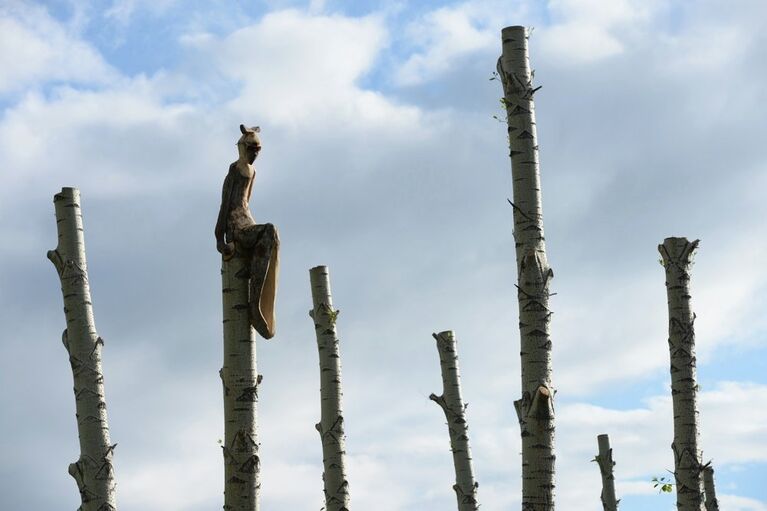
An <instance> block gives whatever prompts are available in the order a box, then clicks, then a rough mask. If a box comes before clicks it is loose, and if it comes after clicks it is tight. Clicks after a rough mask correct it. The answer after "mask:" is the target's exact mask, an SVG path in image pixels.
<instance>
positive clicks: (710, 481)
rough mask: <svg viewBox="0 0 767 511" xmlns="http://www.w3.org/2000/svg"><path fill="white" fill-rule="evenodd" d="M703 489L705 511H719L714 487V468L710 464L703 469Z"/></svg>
mask: <svg viewBox="0 0 767 511" xmlns="http://www.w3.org/2000/svg"><path fill="white" fill-rule="evenodd" d="M703 488H704V489H705V493H706V511H719V501H718V500H717V499H716V488H715V487H714V467H712V466H711V463H710V462H709V463H707V464H706V466H705V467H703Z"/></svg>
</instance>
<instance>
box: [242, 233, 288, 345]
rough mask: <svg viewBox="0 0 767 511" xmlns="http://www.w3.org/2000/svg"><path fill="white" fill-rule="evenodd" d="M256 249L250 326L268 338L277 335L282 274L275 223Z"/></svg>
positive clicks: (254, 253)
mask: <svg viewBox="0 0 767 511" xmlns="http://www.w3.org/2000/svg"><path fill="white" fill-rule="evenodd" d="M263 234H264V235H262V236H261V237H260V239H259V240H258V242H257V243H256V245H255V246H254V247H253V256H252V259H251V262H250V299H249V300H248V302H249V304H250V324H251V325H252V326H253V328H254V329H255V330H256V332H258V334H259V335H260V336H261V337H263V338H264V339H271V338H272V337H274V333H275V317H274V301H275V295H276V291H277V278H278V277H277V274H278V272H279V264H280V259H279V237H278V235H277V231H276V229H274V226H273V225H272V224H265V225H264V233H263Z"/></svg>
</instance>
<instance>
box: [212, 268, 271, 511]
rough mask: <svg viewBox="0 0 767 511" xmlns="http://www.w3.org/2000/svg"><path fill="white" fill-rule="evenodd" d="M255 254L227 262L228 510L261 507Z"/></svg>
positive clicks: (224, 287) (223, 275) (224, 278)
mask: <svg viewBox="0 0 767 511" xmlns="http://www.w3.org/2000/svg"><path fill="white" fill-rule="evenodd" d="M249 264H250V261H249V259H246V258H243V257H242V256H241V255H239V254H238V255H235V256H234V257H233V258H231V259H229V260H224V261H222V264H221V280H222V291H223V308H224V366H223V367H222V368H221V371H220V373H219V375H220V376H221V381H222V383H223V387H224V445H223V446H222V447H223V454H224V509H225V510H228V511H257V510H258V508H259V493H260V489H261V483H260V473H261V461H260V458H259V452H258V451H259V444H258V410H257V407H258V385H259V383H261V375H259V374H258V371H257V369H256V339H255V335H254V333H253V330H252V328H251V324H250V320H249V316H248V309H249V306H248V279H249V278H250V273H249V271H248V269H249Z"/></svg>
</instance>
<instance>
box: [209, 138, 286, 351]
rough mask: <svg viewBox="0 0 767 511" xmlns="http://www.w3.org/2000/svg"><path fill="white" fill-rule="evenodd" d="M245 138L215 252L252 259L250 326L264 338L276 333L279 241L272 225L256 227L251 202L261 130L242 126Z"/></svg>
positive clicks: (228, 183)
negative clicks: (254, 163) (275, 309)
mask: <svg viewBox="0 0 767 511" xmlns="http://www.w3.org/2000/svg"><path fill="white" fill-rule="evenodd" d="M240 132H242V136H241V137H240V139H239V140H238V141H237V151H238V152H239V158H238V159H237V161H235V162H234V163H232V164H231V165H229V172H228V173H227V175H226V178H225V179H224V186H223V190H222V194H221V208H220V210H219V212H218V221H217V222H216V230H215V233H216V249H217V250H218V251H219V252H220V253H221V255H222V256H223V259H224V261H228V260H230V259H231V258H233V257H235V256H237V257H243V258H245V259H246V260H249V262H250V264H249V272H250V275H249V279H250V298H249V300H248V305H249V309H250V311H249V317H250V324H251V325H252V326H253V328H255V329H256V332H258V333H259V334H260V335H261V336H262V337H264V338H265V339H271V338H272V337H274V333H275V317H274V300H275V296H276V291H277V277H278V273H279V264H280V258H279V248H280V239H279V235H278V233H277V229H276V228H275V227H274V225H272V224H257V223H256V221H255V220H254V219H253V215H251V213H250V208H249V206H248V201H249V200H250V195H251V193H252V191H253V182H254V181H255V178H256V169H255V168H254V167H253V162H254V161H256V157H258V153H259V152H260V151H261V139H260V138H259V136H258V134H259V133H260V132H261V129H260V128H259V127H258V126H256V127H253V128H246V127H245V126H244V125H243V124H240Z"/></svg>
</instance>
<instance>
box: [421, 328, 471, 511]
mask: <svg viewBox="0 0 767 511" xmlns="http://www.w3.org/2000/svg"><path fill="white" fill-rule="evenodd" d="M433 336H434V339H435V340H436V341H437V351H439V363H440V367H441V369H442V395H440V396H437V395H436V394H431V395H430V396H429V399H431V400H432V401H434V402H435V403H437V404H438V405H439V406H440V408H442V411H443V412H445V419H447V428H448V432H449V433H450V450H451V451H452V452H453V466H454V468H455V485H453V490H455V495H456V498H457V499H458V511H477V510H478V509H479V503H478V502H477V487H479V484H478V483H477V482H476V481H475V479H474V471H473V469H472V466H471V449H470V448H469V434H468V430H469V426H468V423H467V421H466V406H467V405H465V404H463V399H462V398H461V373H460V370H459V369H458V350H457V348H456V341H455V336H454V335H453V332H452V330H447V331H445V332H440V333H439V334H433Z"/></svg>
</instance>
